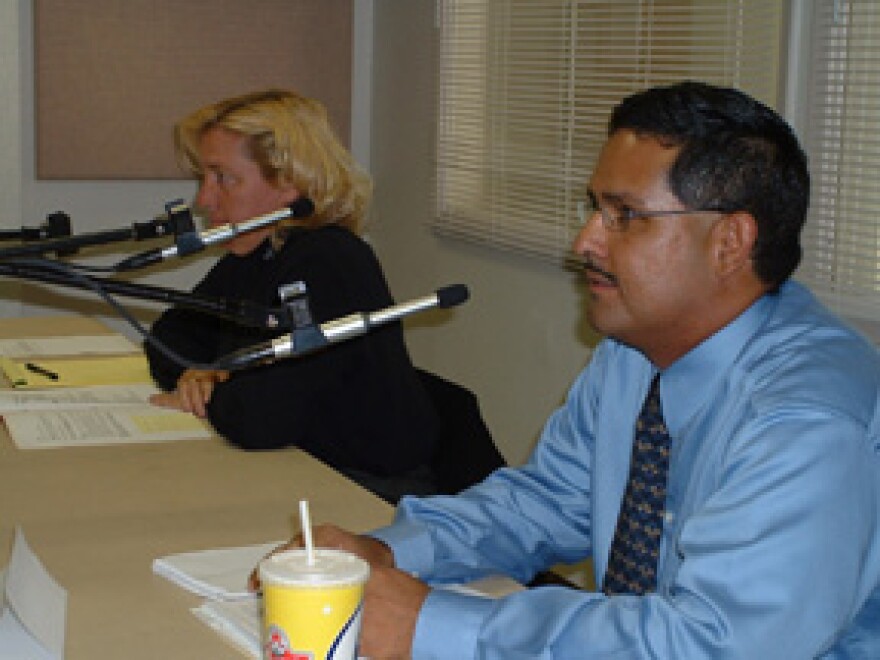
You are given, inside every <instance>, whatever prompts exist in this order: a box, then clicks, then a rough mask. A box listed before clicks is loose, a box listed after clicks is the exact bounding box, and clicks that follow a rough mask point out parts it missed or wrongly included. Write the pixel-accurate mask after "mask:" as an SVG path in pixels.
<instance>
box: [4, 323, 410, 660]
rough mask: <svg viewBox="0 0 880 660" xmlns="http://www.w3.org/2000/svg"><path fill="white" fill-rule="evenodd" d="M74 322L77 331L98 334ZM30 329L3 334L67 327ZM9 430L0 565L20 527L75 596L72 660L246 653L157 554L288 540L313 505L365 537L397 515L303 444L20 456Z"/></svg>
mask: <svg viewBox="0 0 880 660" xmlns="http://www.w3.org/2000/svg"><path fill="white" fill-rule="evenodd" d="M68 320H69V321H70V325H69V326H67V329H68V330H69V331H70V332H71V333H79V334H86V333H88V332H89V331H90V330H91V331H94V330H95V328H94V326H88V325H87V324H86V325H83V324H82V322H81V320H79V319H75V318H72V317H71V319H68ZM24 321H33V320H32V319H28V320H21V319H16V320H14V321H9V320H0V337H4V336H7V337H8V336H13V335H15V334H18V333H21V334H23V335H24V334H27V335H29V336H37V334H42V335H48V334H52V335H55V334H58V333H60V332H62V331H63V327H62V326H63V323H60V322H56V323H47V322H46V321H45V320H40V321H39V322H38V323H37V325H35V326H34V325H30V324H28V323H25V322H24ZM13 326H14V327H13ZM37 328H39V329H40V331H39V332H38V330H37ZM0 435H2V436H3V437H0V567H2V566H5V565H6V563H7V562H8V558H9V553H10V550H11V543H12V536H13V531H14V529H15V526H20V527H21V528H22V530H23V531H24V534H25V537H26V539H27V540H28V542H29V544H30V546H31V548H32V549H33V550H34V552H35V553H36V554H37V556H38V557H39V558H40V559H41V560H42V562H43V563H44V564H45V566H46V568H47V569H48V570H49V572H50V573H51V574H52V575H53V576H54V577H55V579H56V580H58V581H59V582H60V584H61V585H62V586H63V587H64V588H65V589H67V591H68V604H67V643H66V654H65V658H66V659H67V660H99V659H103V658H117V657H123V658H127V659H130V660H138V659H150V660H155V659H169V660H171V659H175V658H194V659H195V658H199V659H201V658H219V659H222V658H240V657H242V656H241V654H239V653H238V652H237V651H236V650H234V649H232V648H231V647H229V646H227V645H226V643H225V642H223V641H222V640H221V638H220V637H219V636H218V635H217V634H216V633H214V632H213V631H211V630H210V629H209V628H208V627H207V626H205V625H203V624H202V623H200V622H199V621H198V620H197V619H196V618H195V617H194V616H193V615H192V614H191V613H190V611H189V608H191V607H193V606H195V605H197V604H198V603H199V602H200V599H199V598H198V597H196V596H194V595H191V594H189V593H187V592H185V591H183V590H182V589H180V588H179V587H177V586H175V585H173V584H171V583H170V582H168V581H167V580H165V579H163V578H160V577H158V576H155V575H153V573H152V570H151V564H152V561H153V559H155V558H156V557H160V556H164V555H168V554H173V553H177V552H186V551H191V550H201V549H206V548H214V547H225V546H238V545H248V544H253V543H265V542H268V541H273V540H276V539H283V538H287V537H288V536H290V534H291V533H292V532H293V531H295V529H296V526H297V521H296V515H297V503H298V501H299V500H300V499H304V498H305V499H308V500H309V503H310V508H311V515H312V520H313V522H315V523H319V522H324V521H332V522H336V523H339V524H341V525H343V526H346V527H348V528H350V529H352V530H354V531H363V530H366V529H370V528H372V527H376V526H378V525H382V524H385V523H387V522H389V521H390V520H391V516H392V514H393V509H392V508H391V507H390V506H389V505H388V504H386V503H385V502H383V501H382V500H380V499H378V498H376V497H375V496H373V495H372V494H371V493H369V492H367V491H366V490H364V489H362V488H361V487H360V486H358V485H356V484H354V483H352V482H351V481H349V480H347V479H345V478H344V477H342V476H341V475H339V474H338V473H336V472H334V471H333V470H331V469H329V468H327V467H326V466H324V465H323V464H321V463H320V462H318V461H316V460H314V459H313V458H311V457H310V456H308V455H307V454H305V453H303V452H300V451H299V450H296V449H289V450H283V451H274V452H261V453H247V452H243V451H241V450H238V449H234V448H232V447H229V446H228V445H226V444H225V443H224V442H223V441H222V440H221V439H219V438H212V439H210V440H192V441H184V442H173V443H160V444H146V445H120V446H104V447H79V448H66V449H41V450H18V449H16V448H15V447H14V446H13V445H12V443H11V442H10V441H9V438H8V437H5V434H0Z"/></svg>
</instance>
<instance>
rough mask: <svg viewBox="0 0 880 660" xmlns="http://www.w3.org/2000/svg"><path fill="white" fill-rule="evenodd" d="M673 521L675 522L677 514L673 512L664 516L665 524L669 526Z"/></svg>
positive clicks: (668, 512) (667, 512)
mask: <svg viewBox="0 0 880 660" xmlns="http://www.w3.org/2000/svg"><path fill="white" fill-rule="evenodd" d="M673 520H675V514H674V513H672V511H666V512H665V513H664V514H663V522H665V523H666V524H667V525H668V524H670V523H671V522H672V521H673Z"/></svg>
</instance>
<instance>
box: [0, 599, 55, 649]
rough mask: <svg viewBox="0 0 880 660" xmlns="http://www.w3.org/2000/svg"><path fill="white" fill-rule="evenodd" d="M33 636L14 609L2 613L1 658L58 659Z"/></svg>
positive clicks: (0, 625) (0, 633) (0, 617)
mask: <svg viewBox="0 0 880 660" xmlns="http://www.w3.org/2000/svg"><path fill="white" fill-rule="evenodd" d="M59 657H60V656H53V655H52V654H51V653H49V651H47V650H46V649H44V648H43V647H42V646H40V643H39V642H38V641H37V640H35V639H34V638H33V637H31V635H30V633H29V632H28V631H27V629H26V628H25V627H24V625H22V623H21V621H19V620H18V617H16V616H15V613H14V612H13V611H12V610H8V609H7V610H4V611H3V614H2V615H0V660H58V658H59Z"/></svg>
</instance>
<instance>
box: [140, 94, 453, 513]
mask: <svg viewBox="0 0 880 660" xmlns="http://www.w3.org/2000/svg"><path fill="white" fill-rule="evenodd" d="M175 144H176V148H177V153H178V156H179V160H180V162H181V164H182V165H183V166H184V167H185V168H186V169H187V170H188V171H189V172H191V173H192V175H193V176H195V177H196V178H197V179H198V181H199V188H198V193H197V195H196V198H195V206H196V208H197V210H198V211H200V212H201V213H202V214H203V215H204V216H205V218H206V219H207V220H208V222H209V223H210V224H211V226H217V225H223V224H227V223H234V222H241V221H244V220H247V219H249V218H253V217H255V216H259V215H263V214H266V213H270V212H272V211H276V210H278V209H281V208H283V207H285V206H288V205H290V204H291V203H293V202H294V201H295V200H297V199H298V198H300V197H307V198H308V199H310V200H311V201H312V203H313V204H314V212H313V213H312V214H311V215H310V216H309V217H307V218H297V219H288V220H287V221H285V222H282V223H279V224H278V225H276V226H274V227H265V228H262V229H259V230H256V231H252V232H249V233H246V234H240V235H239V236H237V237H236V238H234V239H233V240H230V241H228V242H227V243H225V244H224V247H225V248H226V250H227V252H228V253H227V254H226V255H225V256H223V257H222V258H221V259H220V260H219V261H218V262H217V263H216V264H215V265H214V267H213V268H212V269H211V271H210V272H209V273H208V274H207V275H206V277H205V278H204V279H203V280H202V281H201V282H200V283H199V284H198V285H197V286H196V287H195V289H194V291H195V292H196V293H198V294H201V295H206V296H219V297H224V298H230V299H241V300H250V301H254V302H256V303H260V304H263V305H277V304H279V302H278V300H277V295H278V293H277V291H278V287H279V286H281V285H284V284H289V283H292V282H295V281H303V282H305V283H306V285H307V287H308V293H309V301H310V304H311V310H312V313H313V316H314V320H315V322H317V323H323V322H325V321H328V320H330V319H333V318H337V317H340V316H344V315H346V314H350V313H352V312H355V311H372V310H376V309H380V308H383V307H386V306H388V305H391V304H393V300H392V297H391V294H390V292H389V289H388V285H387V283H386V281H385V277H384V275H383V273H382V269H381V267H380V265H379V262H378V261H377V259H376V257H375V255H374V254H373V251H372V249H371V248H370V247H369V246H368V245H367V244H366V243H365V242H364V241H363V240H362V239H361V238H360V237H359V235H358V233H359V231H360V229H361V227H362V224H363V221H364V214H365V212H366V209H367V206H368V203H369V199H370V192H371V183H370V180H369V178H368V177H367V176H366V175H365V174H364V173H363V172H362V171H361V170H360V169H359V168H358V167H357V165H356V164H355V163H354V161H353V159H352V157H351V155H350V154H349V152H348V151H347V150H346V149H345V148H344V147H343V146H342V145H341V144H340V143H339V141H338V139H337V137H336V136H335V134H334V132H333V130H332V129H331V127H330V125H329V123H328V120H327V116H326V112H325V110H324V108H323V106H322V105H321V104H320V103H318V102H317V101H314V100H312V99H308V98H305V97H303V96H300V95H298V94H296V93H295V92H291V91H282V90H270V91H265V92H257V93H253V94H247V95H244V96H239V97H235V98H230V99H227V100H224V101H220V102H218V103H215V104H212V105H209V106H207V107H205V108H202V109H200V110H197V111H196V112H194V113H192V114H191V115H189V116H188V117H186V118H184V119H183V120H182V121H180V122H179V123H178V124H177V126H176V127H175ZM152 331H153V334H154V336H155V337H156V338H158V339H159V340H160V341H162V342H165V343H166V344H167V345H169V346H170V347H171V348H173V349H174V350H176V351H178V352H179V353H181V354H183V355H184V356H185V357H187V358H189V359H191V360H193V361H194V362H199V363H208V362H212V361H214V360H215V359H217V358H219V357H221V356H224V355H227V354H229V353H231V352H233V351H235V350H237V349H240V348H242V347H245V346H249V345H252V344H254V343H255V342H260V341H264V340H265V339H268V338H270V337H273V336H277V334H279V333H278V332H277V331H276V332H274V333H266V332H265V331H255V330H253V329H251V328H245V327H241V326H239V325H236V324H233V323H231V322H228V321H225V320H220V319H217V318H214V317H210V316H207V315H203V314H201V313H197V312H192V311H187V310H183V309H177V308H172V309H170V310H168V311H167V312H165V313H164V314H163V315H162V316H161V317H160V318H159V319H158V321H157V322H156V323H155V324H154V325H153V329H152ZM145 349H146V352H147V356H148V358H149V361H150V367H151V371H152V374H153V377H154V378H155V380H156V382H157V384H158V385H159V386H160V387H161V388H163V389H164V390H166V392H165V393H164V394H161V395H158V396H157V397H155V399H154V403H156V404H158V405H165V406H171V407H176V408H179V409H181V410H184V411H187V412H191V413H193V414H195V415H198V416H200V417H206V418H207V419H208V420H209V421H210V422H211V423H212V424H213V426H214V428H215V429H216V430H217V432H218V433H220V434H221V435H223V436H224V437H225V438H226V439H227V440H229V441H230V442H231V443H233V444H235V445H237V446H239V447H242V448H244V449H274V448H278V447H284V446H289V445H296V446H299V447H301V448H303V449H305V450H306V451H308V452H310V453H312V454H313V455H314V456H316V457H317V458H319V459H321V460H323V461H324V462H326V463H328V464H329V465H331V466H333V467H335V468H338V469H340V470H343V471H351V472H353V473H358V474H360V473H366V474H367V475H375V476H378V477H389V476H400V475H408V474H412V473H413V471H415V472H416V473H420V471H423V470H424V466H425V465H426V464H427V463H428V461H429V459H430V457H431V456H432V454H433V450H434V444H435V436H436V427H437V424H438V422H437V419H436V414H435V412H434V409H433V407H432V405H431V403H430V401H429V399H428V396H427V394H426V393H425V391H424V389H423V387H422V385H421V382H420V380H419V378H418V376H417V374H416V371H415V369H414V368H413V366H412V363H411V362H410V359H409V356H408V354H407V351H406V347H405V345H404V341H403V332H402V328H401V326H400V324H399V323H398V324H389V325H388V326H385V327H383V328H381V329H378V330H376V331H373V332H371V333H369V334H367V335H364V336H363V337H360V338H358V339H354V340H351V341H348V342H344V343H341V344H338V345H336V346H333V347H332V348H330V349H328V350H325V351H322V352H319V353H315V354H312V355H309V356H306V357H301V358H295V359H288V360H282V361H279V362H276V363H274V364H271V365H266V366H260V367H257V368H253V369H248V370H244V371H240V372H236V373H233V374H229V373H226V372H222V371H201V370H193V369H189V370H184V369H183V368H182V367H180V366H178V365H177V364H175V363H174V362H171V361H169V360H168V359H167V358H166V357H165V356H163V355H162V354H160V353H159V352H158V351H156V350H155V349H153V348H152V347H151V346H149V345H146V346H145ZM391 499H395V497H392V498H391Z"/></svg>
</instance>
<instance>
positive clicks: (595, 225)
mask: <svg viewBox="0 0 880 660" xmlns="http://www.w3.org/2000/svg"><path fill="white" fill-rule="evenodd" d="M587 213H588V214H589V215H587V216H586V218H585V221H584V224H583V226H581V229H580V231H579V232H578V233H577V235H576V236H575V237H574V242H573V243H572V250H573V251H574V253H575V254H578V255H580V256H582V257H583V256H585V255H587V254H597V255H604V253H605V250H606V244H607V240H606V239H607V230H606V229H605V225H604V223H603V222H602V213H601V212H600V211H599V210H598V209H596V210H588V211H587Z"/></svg>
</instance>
